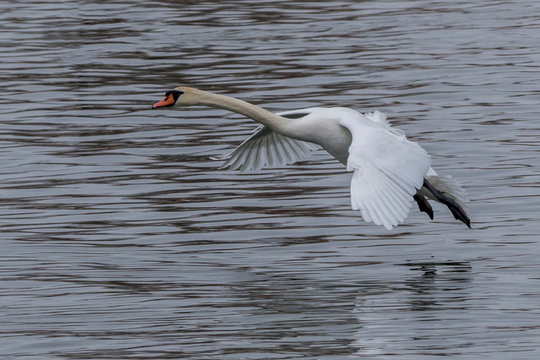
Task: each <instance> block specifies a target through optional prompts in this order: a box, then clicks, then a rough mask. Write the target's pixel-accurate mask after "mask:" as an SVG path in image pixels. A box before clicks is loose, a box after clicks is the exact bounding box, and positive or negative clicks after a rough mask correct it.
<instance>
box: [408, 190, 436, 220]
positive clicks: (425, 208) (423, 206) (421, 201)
mask: <svg viewBox="0 0 540 360" xmlns="http://www.w3.org/2000/svg"><path fill="white" fill-rule="evenodd" d="M413 198H414V200H415V201H416V203H417V204H418V209H420V211H422V212H425V213H426V214H427V215H428V216H429V218H430V219H431V220H433V208H432V207H431V205H430V204H429V202H428V201H427V199H426V198H425V197H424V196H422V195H420V194H415V195H414V196H413Z"/></svg>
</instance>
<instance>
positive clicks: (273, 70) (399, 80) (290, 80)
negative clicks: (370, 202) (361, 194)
mask: <svg viewBox="0 0 540 360" xmlns="http://www.w3.org/2000/svg"><path fill="white" fill-rule="evenodd" d="M0 10H1V11H0V14H1V15H0V20H1V24H2V31H1V32H0V51H1V54H2V61H1V62H0V81H1V84H2V95H1V96H0V104H1V106H0V114H1V119H2V121H1V122H0V132H1V133H0V146H1V148H0V161H1V164H2V172H1V174H0V181H1V182H0V184H1V185H0V186H1V187H0V194H1V197H0V201H1V212H2V213H1V216H0V223H1V226H2V233H1V234H0V241H1V244H2V251H1V253H0V279H1V288H0V289H1V290H0V295H1V296H0V317H1V321H0V354H1V355H2V356H1V357H2V358H3V359H15V358H16V359H170V358H173V359H174V358H178V359H299V358H303V359H318V360H319V359H320V360H323V359H371V358H373V359H399V360H402V359H431V358H440V357H448V358H452V359H458V358H460V359H486V358H490V359H536V358H538V357H539V356H540V350H538V341H539V339H540V275H539V274H540V261H539V258H540V257H539V255H540V251H539V250H538V249H539V243H538V242H539V235H538V234H539V233H540V225H539V224H540V222H539V221H538V220H539V213H540V212H539V205H538V203H539V200H540V194H539V185H538V184H539V181H540V172H539V170H538V166H539V165H540V164H539V160H538V145H539V141H538V139H539V136H540V125H539V122H538V104H539V103H540V90H539V89H540V87H539V84H540V47H539V45H538V44H539V42H538V34H539V31H540V20H539V19H540V17H539V15H540V4H539V3H538V2H536V1H532V0H530V1H526V0H523V1H497V2H493V1H476V2H472V3H471V2H470V1H467V2H466V1H428V0H425V1H420V0H419V1H324V2H319V1H260V2H254V1H228V2H226V3H224V2H222V1H188V2H181V3H179V2H176V1H139V2H136V3H133V2H128V1H125V0H118V1H113V2H111V1H92V2H90V1H80V2H78V3H77V4H76V6H75V4H73V3H72V2H69V1H60V2H58V1H56V2H51V1H42V2H38V1H30V0H29V1H21V2H5V3H1V4H0ZM178 85H188V86H194V87H198V88H201V89H205V90H209V91H215V92H219V93H223V94H229V95H233V96H236V97H239V98H242V99H245V100H248V101H251V102H253V103H256V104H258V105H261V106H263V107H265V108H267V109H270V110H273V111H280V110H281V111H283V110H289V109H296V108H302V107H309V106H321V105H322V106H347V107H352V108H355V109H358V110H360V111H372V110H375V109H379V110H381V111H384V112H386V113H387V114H388V116H389V118H390V120H391V121H392V123H393V124H394V125H395V126H398V127H400V128H401V129H403V130H404V131H406V133H407V134H408V136H409V137H410V138H411V139H413V140H415V141H418V142H420V143H421V144H422V146H424V147H425V148H426V149H427V150H428V151H429V152H430V153H431V154H432V158H433V166H434V167H435V168H436V169H437V170H438V171H439V172H440V173H442V174H452V175H453V177H455V178H456V179H458V180H459V181H460V182H461V183H462V184H463V186H464V187H465V188H466V189H467V191H468V194H469V197H470V199H471V203H470V207H471V210H472V214H473V216H472V222H473V224H472V225H473V229H472V230H468V229H467V228H466V227H465V226H463V224H461V223H458V222H456V221H455V220H454V219H453V218H452V216H451V214H450V213H449V212H448V211H447V210H445V209H443V208H442V207H441V206H438V205H435V210H436V215H435V216H436V218H435V220H434V221H429V219H428V218H427V217H426V216H425V214H420V213H419V212H418V211H417V210H416V209H414V210H413V211H412V212H411V214H410V216H409V218H408V219H407V220H406V222H405V224H403V225H401V226H399V227H398V228H396V229H394V230H393V231H386V230H385V229H383V228H382V227H377V226H374V225H372V224H366V223H364V222H363V221H362V220H361V218H360V216H359V214H358V213H356V212H354V211H352V210H351V209H350V205H349V190H348V186H349V181H350V174H349V173H347V172H346V171H345V169H344V167H343V166H342V165H340V164H339V163H337V162H336V161H335V160H333V159H331V158H330V156H329V155H327V154H326V153H324V152H323V151H318V152H316V153H314V154H313V156H311V157H310V158H308V159H306V160H305V161H302V162H299V163H297V164H295V165H292V166H288V167H286V168H281V169H266V170H261V171H258V172H254V173H246V174H241V173H236V172H226V171H223V170H219V169H218V168H217V166H218V165H219V163H216V162H215V161H212V160H211V159H210V156H213V155H221V154H224V153H227V152H228V151H230V150H231V149H233V148H234V146H235V145H237V144H239V143H240V142H241V141H242V140H243V139H244V138H245V137H246V136H248V135H249V134H250V133H251V131H252V130H253V129H254V127H255V126H256V125H255V124H254V123H253V121H251V120H248V119H244V118H242V117H241V116H238V115H235V114H229V113H225V112H224V111H221V110H216V109H207V108H190V109H183V110H181V109H161V110H159V111H158V110H154V111H153V110H151V109H150V105H151V104H152V103H154V102H156V101H157V100H160V99H161V97H162V96H163V93H164V92H165V91H166V90H168V89H170V88H172V87H175V86H178Z"/></svg>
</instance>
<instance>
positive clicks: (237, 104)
mask: <svg viewBox="0 0 540 360" xmlns="http://www.w3.org/2000/svg"><path fill="white" fill-rule="evenodd" d="M176 89H177V91H178V92H180V93H182V95H181V96H180V100H179V101H178V102H179V103H181V104H182V103H184V104H185V105H196V104H202V105H209V106H214V107H219V108H225V109H228V110H231V111H235V112H238V113H241V114H244V115H246V116H248V117H251V118H253V119H254V120H256V121H258V122H261V123H262V124H263V125H261V126H260V127H259V128H257V130H256V132H255V133H254V134H253V135H252V136H250V137H249V138H248V139H247V140H246V141H244V142H243V143H242V144H241V145H240V146H239V147H238V148H236V149H235V150H234V151H233V152H232V153H231V154H229V155H228V156H226V157H225V158H223V160H225V163H224V164H223V167H226V168H230V169H238V168H239V169H240V170H242V171H247V170H256V169H260V168H263V167H280V166H283V165H285V164H291V163H294V162H296V161H298V160H300V159H302V158H304V157H305V156H306V155H307V154H308V153H309V152H310V151H312V150H315V149H317V147H316V146H315V145H313V144H317V145H320V146H322V147H323V148H324V149H325V150H326V151H327V152H328V153H330V154H331V155H332V156H333V157H334V158H336V159H337V160H338V161H340V162H341V163H343V164H344V165H345V166H346V167H347V170H348V171H352V172H353V176H352V180H351V205H352V208H353V209H354V210H360V212H361V214H362V217H363V218H364V220H365V221H367V222H374V223H375V224H377V225H383V226H384V227H385V228H387V229H392V228H393V227H394V226H396V225H397V224H398V223H400V222H402V221H403V220H404V219H405V218H406V217H407V215H408V213H409V211H410V208H411V205H412V203H413V196H415V195H416V196H420V197H421V199H424V200H425V197H428V198H430V199H435V196H434V195H433V194H432V193H431V192H430V191H428V189H426V188H425V187H423V183H424V179H428V180H429V181H430V182H432V183H434V184H437V185H436V186H437V187H438V189H440V190H441V191H444V193H445V194H446V195H448V196H449V197H450V198H451V199H452V200H454V201H456V202H457V203H458V204H459V205H460V206H461V207H463V209H465V206H464V202H465V201H466V200H465V199H464V197H463V190H462V189H461V187H460V186H459V185H458V184H457V183H456V182H455V181H453V180H452V179H451V178H442V177H439V176H438V175H437V173H436V172H435V171H434V170H433V169H432V168H431V161H430V156H429V155H428V154H427V152H426V151H425V150H424V149H422V148H421V147H420V146H419V145H418V144H417V143H414V142H411V141H409V140H408V139H407V138H406V137H405V135H404V133H403V132H402V131H400V130H397V129H394V128H392V127H391V126H390V124H389V123H388V122H387V121H386V115H384V114H383V113H381V112H378V111H375V112H373V113H366V114H361V113H359V112H358V111H355V110H352V109H348V108H341V107H336V108H308V109H301V110H293V111H287V112H282V113H278V114H273V113H270V112H268V111H266V110H264V109H262V108H259V107H257V106H255V105H252V104H249V103H246V102H244V101H241V100H238V99H234V98H230V97H226V96H222V95H216V94H212V93H208V92H204V91H200V90H196V89H192V88H186V87H178V88H176ZM182 97H184V99H182ZM165 100H167V98H166V99H165ZM165 100H163V101H162V103H163V102H164V101H165ZM175 101H176V100H175ZM159 104H160V103H158V104H156V105H158V106H156V105H155V106H154V107H160V106H171V105H170V101H169V102H168V103H165V104H166V105H159ZM173 104H174V102H173ZM435 192H437V191H436V190H435ZM465 211H466V210H464V212H465ZM467 220H468V219H467Z"/></svg>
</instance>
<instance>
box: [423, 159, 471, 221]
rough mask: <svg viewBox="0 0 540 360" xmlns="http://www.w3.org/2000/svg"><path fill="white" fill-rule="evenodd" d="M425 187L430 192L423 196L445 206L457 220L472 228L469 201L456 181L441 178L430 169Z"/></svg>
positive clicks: (425, 192)
mask: <svg viewBox="0 0 540 360" xmlns="http://www.w3.org/2000/svg"><path fill="white" fill-rule="evenodd" d="M423 187H424V188H425V189H427V190H428V191H422V192H421V193H422V195H424V196H426V197H427V198H429V199H432V200H436V201H439V202H441V203H443V204H445V205H446V206H448V209H450V211H451V212H452V215H454V218H456V220H459V221H462V222H463V223H465V225H467V226H468V227H469V228H470V227H471V220H470V217H469V216H470V215H469V208H468V207H467V203H468V202H469V200H468V199H467V196H466V195H465V190H463V188H462V187H461V185H459V184H458V182H457V181H456V180H454V179H453V178H452V177H451V176H439V175H438V174H437V173H436V172H435V171H433V170H432V169H430V171H429V172H428V174H427V175H426V177H425V179H424V186H423ZM415 200H417V199H415ZM425 202H427V201H425ZM417 203H418V205H419V207H420V210H421V211H424V212H426V213H428V215H430V214H429V211H425V210H422V206H421V204H420V203H419V202H418V200H417ZM428 210H431V209H428ZM432 216H433V215H430V217H431V218H433V217H432Z"/></svg>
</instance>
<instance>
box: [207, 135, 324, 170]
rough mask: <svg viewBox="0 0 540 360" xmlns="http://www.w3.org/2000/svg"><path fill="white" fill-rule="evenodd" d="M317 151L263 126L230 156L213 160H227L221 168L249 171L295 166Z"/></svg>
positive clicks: (315, 147) (310, 146)
mask: <svg viewBox="0 0 540 360" xmlns="http://www.w3.org/2000/svg"><path fill="white" fill-rule="evenodd" d="M316 149H317V146H316V145H314V144H311V143H308V142H305V141H301V140H296V139H293V138H290V137H287V136H284V135H280V134H278V133H276V132H274V131H272V130H270V129H269V128H267V127H266V126H263V125H261V126H259V127H258V128H257V129H256V130H255V133H254V134H253V135H251V136H250V137H249V138H247V139H246V140H245V141H244V142H242V144H240V146H238V147H237V148H236V149H235V150H234V151H232V152H231V153H230V154H229V155H227V156H225V157H222V158H213V159H214V160H225V162H224V163H223V165H221V168H226V169H229V170H234V169H237V168H240V170H241V171H248V170H258V169H261V168H263V167H281V166H284V165H288V164H293V163H295V162H297V161H299V160H302V159H304V158H305V157H306V156H307V155H308V154H309V153H310V152H311V151H314V150H316Z"/></svg>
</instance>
